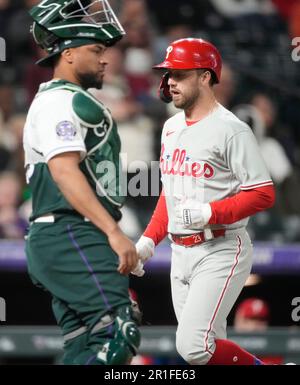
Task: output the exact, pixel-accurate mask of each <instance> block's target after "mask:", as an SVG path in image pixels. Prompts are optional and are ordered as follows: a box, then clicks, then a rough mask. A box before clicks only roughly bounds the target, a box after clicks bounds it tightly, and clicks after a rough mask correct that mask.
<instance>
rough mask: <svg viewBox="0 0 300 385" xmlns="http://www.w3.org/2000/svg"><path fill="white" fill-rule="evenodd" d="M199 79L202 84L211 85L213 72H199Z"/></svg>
mask: <svg viewBox="0 0 300 385" xmlns="http://www.w3.org/2000/svg"><path fill="white" fill-rule="evenodd" d="M199 71H201V72H199V79H200V81H201V83H202V84H203V85H204V84H209V83H210V80H211V72H210V71H208V70H199Z"/></svg>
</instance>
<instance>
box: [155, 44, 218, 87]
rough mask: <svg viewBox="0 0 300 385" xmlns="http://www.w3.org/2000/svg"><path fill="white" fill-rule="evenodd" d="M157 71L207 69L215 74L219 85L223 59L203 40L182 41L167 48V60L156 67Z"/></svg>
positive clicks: (211, 45) (213, 47)
mask: <svg viewBox="0 0 300 385" xmlns="http://www.w3.org/2000/svg"><path fill="white" fill-rule="evenodd" d="M153 68H155V69H164V68H165V69H178V70H186V69H196V68H207V69H210V70H211V71H213V72H214V74H215V75H216V81H217V83H219V81H220V77H221V69H222V59H221V55H220V53H219V51H218V50H217V48H216V47H215V46H214V45H213V44H211V43H209V42H208V41H206V40H203V39H193V38H187V39H180V40H176V41H174V42H173V43H172V44H171V45H169V47H168V48H167V53H166V57H165V60H164V61H163V62H162V63H160V64H157V65H156V66H154V67H153Z"/></svg>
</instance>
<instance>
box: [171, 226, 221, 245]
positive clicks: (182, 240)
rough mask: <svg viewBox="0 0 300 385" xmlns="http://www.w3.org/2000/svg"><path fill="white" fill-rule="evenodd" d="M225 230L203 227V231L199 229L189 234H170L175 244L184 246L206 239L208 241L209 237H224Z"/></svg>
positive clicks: (198, 243) (202, 241)
mask: <svg viewBox="0 0 300 385" xmlns="http://www.w3.org/2000/svg"><path fill="white" fill-rule="evenodd" d="M225 232H226V230H225V229H220V230H211V229H205V230H204V231H200V232H199V233H195V234H191V235H176V234H170V235H171V239H172V241H173V242H174V243H176V245H180V246H184V247H192V246H196V245H200V244H201V243H204V242H206V241H210V240H211V239H214V238H218V237H224V235H225Z"/></svg>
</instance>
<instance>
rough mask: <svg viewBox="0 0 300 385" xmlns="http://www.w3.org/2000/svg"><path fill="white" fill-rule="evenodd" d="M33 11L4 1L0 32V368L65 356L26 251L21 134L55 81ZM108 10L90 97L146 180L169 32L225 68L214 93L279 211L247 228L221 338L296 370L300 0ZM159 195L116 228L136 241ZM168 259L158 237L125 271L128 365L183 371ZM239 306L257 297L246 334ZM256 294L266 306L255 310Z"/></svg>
mask: <svg viewBox="0 0 300 385" xmlns="http://www.w3.org/2000/svg"><path fill="white" fill-rule="evenodd" d="M36 3H38V1H37V0H0V37H1V38H3V39H5V42H6V60H5V61H0V68H1V71H0V297H2V298H4V299H5V302H6V317H3V315H2V319H1V320H0V363H2V364H5V363H9V364H13V363H33V362H34V363H56V362H58V360H59V357H60V354H61V337H60V335H59V331H58V329H57V328H56V327H55V321H54V318H53V316H52V313H51V307H50V300H49V297H48V294H47V293H43V292H41V291H39V290H38V289H36V288H35V287H34V286H33V285H32V284H31V282H30V280H29V278H28V276H27V274H26V260H25V256H24V250H23V246H24V243H23V242H24V241H23V237H24V234H25V231H26V227H27V225H28V216H29V213H30V191H29V190H28V188H27V186H26V183H25V178H24V170H23V149H22V129H23V125H24V120H25V117H26V112H27V109H28V107H29V105H30V102H31V100H32V98H33V96H34V94H35V93H36V91H37V88H38V86H39V84H40V83H41V82H44V81H47V80H49V79H50V78H51V71H49V70H48V69H44V68H39V67H37V66H35V65H34V63H35V61H36V60H37V59H38V58H40V57H41V55H43V52H42V51H41V50H39V49H37V48H36V46H35V44H34V43H33V41H32V38H31V36H30V34H29V26H30V24H31V20H30V17H29V15H28V13H27V10H28V9H29V8H31V7H32V6H33V5H34V4H36ZM110 3H111V5H112V7H113V8H114V9H115V10H117V14H118V16H119V18H120V20H121V23H122V24H123V26H124V28H125V30H126V32H127V35H126V37H125V38H124V39H123V40H122V41H121V43H120V44H118V46H117V47H114V48H111V49H110V50H109V52H108V60H109V62H110V64H109V66H108V67H107V74H106V77H105V86H104V88H103V90H102V91H97V92H95V94H96V96H97V97H99V99H101V100H102V101H103V102H104V103H105V104H106V105H107V106H108V107H109V108H110V109H111V111H112V113H113V115H114V117H115V119H116V120H117V122H118V125H119V132H120V135H121V139H122V146H123V147H122V152H124V153H127V156H128V164H129V163H131V162H133V161H135V160H143V161H144V162H145V164H147V165H148V167H145V169H144V170H142V172H144V173H145V177H146V178H148V180H149V182H150V176H151V166H150V165H151V163H150V162H151V161H152V160H157V159H158V158H159V149H160V132H161V128H162V125H163V122H164V120H165V119H166V118H168V117H169V116H170V115H171V114H173V113H174V109H173V107H172V106H167V105H164V104H163V103H161V102H160V101H159V100H158V99H157V96H156V89H157V86H158V83H159V77H158V74H156V73H155V72H154V71H152V70H151V67H152V65H153V64H154V63H158V62H160V61H161V60H162V59H163V57H164V54H165V48H166V47H167V45H168V43H169V42H171V41H173V40H175V39H177V38H182V37H189V36H191V37H202V38H205V39H208V40H210V41H212V42H213V43H214V44H215V45H216V46H217V47H218V48H219V49H220V51H221V54H222V56H223V58H224V62H225V64H224V69H223V74H222V81H221V84H220V85H218V86H217V87H216V93H217V97H218V99H219V101H220V102H221V103H222V104H223V105H225V106H226V107H227V108H229V109H231V110H232V111H234V112H235V113H236V114H237V115H238V116H240V118H241V119H244V120H245V121H247V123H248V124H250V126H251V128H252V129H253V131H254V132H255V135H256V136H257V139H258V142H259V144H260V146H261V150H262V153H263V155H264V157H265V160H266V162H267V165H268V167H269V170H270V173H271V176H272V178H273V180H274V182H275V185H276V190H277V201H276V205H275V207H274V208H272V209H271V210H269V211H267V212H264V213H261V214H258V215H256V216H255V217H254V218H252V219H251V221H250V224H249V232H250V234H251V236H252V239H253V241H254V245H255V258H254V266H253V274H252V275H251V277H250V279H249V280H248V282H247V284H246V286H245V288H244V289H243V292H242V293H241V296H240V298H239V299H238V301H237V303H236V305H235V307H234V309H233V311H232V313H231V314H230V316H229V319H228V324H229V327H230V328H229V335H232V336H233V338H235V339H237V340H239V343H241V345H242V346H245V347H246V348H247V349H248V350H250V351H253V352H254V353H257V354H259V355H261V356H268V358H269V359H270V360H271V361H272V362H277V363H281V362H284V361H286V360H289V359H291V360H292V361H294V362H297V363H299V364H300V328H299V326H300V320H299V319H300V309H299V311H297V305H299V304H300V243H299V242H300V199H299V196H300V130H299V128H300V127H299V125H300V108H299V106H300V88H299V86H300V71H299V68H300V54H299V55H298V56H299V57H298V56H297V51H299V48H298V50H297V47H296V42H297V39H296V38H297V37H299V44H300V1H299V0H164V1H160V0H110ZM293 43H295V44H294V45H293ZM2 59H3V57H2V58H1V60H2ZM253 156H255V154H253ZM153 167H154V166H153ZM127 172H128V178H129V179H130V178H133V177H134V176H135V175H136V173H137V170H135V169H134V168H133V167H132V166H131V165H129V167H128V170H127ZM152 172H153V170H152ZM149 184H150V183H149ZM156 199H157V197H156V196H153V197H148V196H137V197H128V201H127V204H126V206H125V207H124V210H123V211H124V216H123V219H122V224H121V225H122V227H123V229H124V230H125V232H127V234H128V235H129V236H130V237H131V238H132V239H137V238H138V237H139V235H140V234H141V233H142V231H143V229H144V227H145V225H146V224H147V222H148V220H149V218H150V215H151V212H152V210H153V208H154V206H155V204H156ZM169 261H170V249H169V247H168V242H167V241H166V242H165V243H163V244H162V245H161V246H160V247H159V248H158V250H157V253H156V255H155V257H153V260H152V261H151V262H149V263H148V265H147V266H146V268H147V273H146V275H145V277H144V278H142V279H138V278H135V277H131V287H132V289H133V290H135V292H136V293H137V296H138V300H139V303H140V307H141V310H142V311H143V314H144V321H143V323H144V325H143V329H142V330H143V336H144V339H143V344H142V349H141V355H140V356H139V357H137V359H136V361H135V362H136V363H144V364H146V363H156V364H161V363H164V364H169V363H182V361H180V359H179V358H178V356H177V354H176V351H175V345H174V332H175V325H176V320H175V316H174V313H173V309H172V303H171V294H170V287H169ZM247 298H254V299H255V300H253V301H254V302H253V301H252V302H251V304H250V305H251V306H250V305H249V304H248V307H246V309H248V310H247V311H245V314H244V315H245V318H247V317H248V318H247V319H248V321H249V319H250V320H252V321H253V322H252V321H249V322H250V324H251V322H252V324H251V325H250V326H249V323H247V321H246V320H245V322H244V325H245V328H244V329H243V327H242V329H238V328H237V325H236V318H235V314H236V313H237V309H240V305H241V303H242V301H244V300H245V299H247ZM257 299H261V300H263V305H261V307H260V306H259V305H258V304H257V302H255V301H257ZM255 304H256V305H255ZM266 306H267V307H268V312H267V314H266V312H264V311H263V310H265V309H266ZM249 309H250V310H249ZM259 309H262V311H260V310H259ZM293 311H294V312H293ZM2 314H3V313H2ZM0 318H1V317H0ZM4 318H5V320H4ZM256 321H258V322H256ZM260 321H263V323H264V327H261V323H260ZM246 325H247V326H246ZM245 333H246V334H245ZM249 333H250V334H249Z"/></svg>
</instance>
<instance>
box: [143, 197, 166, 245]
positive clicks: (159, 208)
mask: <svg viewBox="0 0 300 385" xmlns="http://www.w3.org/2000/svg"><path fill="white" fill-rule="evenodd" d="M168 221H169V220H168V212H167V206H166V198H165V194H164V192H163V191H162V192H161V194H160V197H159V199H158V202H157V205H156V207H155V210H154V212H153V215H152V218H151V220H150V222H149V224H148V226H147V228H146V230H145V232H144V234H143V235H144V236H145V237H148V238H151V239H152V240H153V241H154V243H155V245H158V244H159V242H161V241H162V240H163V239H164V238H165V236H166V235H167V234H168Z"/></svg>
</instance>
